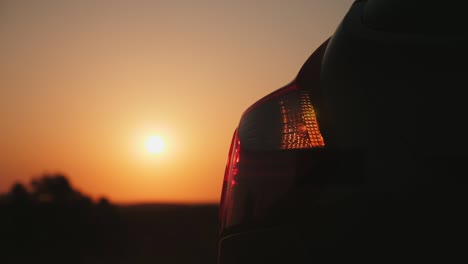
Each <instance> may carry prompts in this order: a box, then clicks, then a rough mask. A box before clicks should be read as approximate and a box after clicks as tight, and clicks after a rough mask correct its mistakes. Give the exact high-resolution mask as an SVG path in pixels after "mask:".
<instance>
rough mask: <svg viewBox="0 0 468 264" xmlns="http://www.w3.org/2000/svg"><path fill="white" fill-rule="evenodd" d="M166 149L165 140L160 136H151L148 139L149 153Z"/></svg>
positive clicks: (147, 148)
mask: <svg viewBox="0 0 468 264" xmlns="http://www.w3.org/2000/svg"><path fill="white" fill-rule="evenodd" d="M163 149H164V141H163V140H162V138H161V137H159V136H151V137H149V138H148V140H146V150H148V152H149V153H153V154H157V153H161V152H162V151H163Z"/></svg>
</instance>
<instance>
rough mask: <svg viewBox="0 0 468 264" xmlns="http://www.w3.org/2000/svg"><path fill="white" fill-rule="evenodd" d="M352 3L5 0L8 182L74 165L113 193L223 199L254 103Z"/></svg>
mask: <svg viewBox="0 0 468 264" xmlns="http://www.w3.org/2000/svg"><path fill="white" fill-rule="evenodd" d="M351 3H352V1H351V0H342V1H338V0H316V1H313V0H310V1H304V0H302V1H300V0H294V1H292V0H291V1H286V0H284V1H283V0H269V1H203V0H202V1H191V0H187V1H169V0H168V1H148V0H146V1H143V0H139V1H123V0H120V1H110V0H108V1H58V0H57V1H34V0H31V1H16V0H11V1H5V0H2V1H1V2H0V148H1V152H0V192H6V191H7V190H8V189H9V188H10V186H11V184H12V183H13V182H15V181H21V182H23V183H28V182H29V180H30V179H31V177H35V176H38V175H41V174H43V173H54V172H62V173H64V174H66V175H67V176H69V179H70V180H71V182H72V184H73V185H74V186H76V187H77V188H78V189H80V190H82V191H83V192H85V193H87V194H90V195H92V196H93V197H98V196H106V197H108V198H110V200H111V201H114V202H126V203H132V202H143V201H145V202H150V201H161V202H218V200H219V197H220V192H221V184H222V177H223V173H224V166H225V162H226V157H227V152H228V148H229V144H230V140H231V136H232V133H233V130H234V128H235V127H236V125H237V123H238V121H239V118H240V115H241V114H242V112H243V111H244V110H245V109H246V108H247V107H248V106H249V105H251V104H252V103H254V102H255V101H256V100H258V99H260V98H261V97H262V96H264V95H266V94H267V93H269V92H271V91H273V90H275V89H277V88H279V87H281V86H283V85H285V84H287V83H289V82H290V81H291V80H292V79H293V78H294V77H295V75H296V73H297V72H298V70H299V69H300V67H301V66H302V64H303V63H304V62H305V60H306V59H307V58H308V56H309V55H310V54H311V53H312V52H313V51H314V49H315V48H316V47H318V45H319V44H321V42H322V41H324V40H325V39H326V38H327V37H328V36H329V35H330V34H332V32H333V30H334V29H335V28H336V26H337V25H338V23H339V22H340V21H341V19H342V17H343V16H344V14H345V13H346V11H347V10H348V8H349V6H350V5H351ZM151 135H159V136H161V137H162V138H163V139H164V141H165V149H164V151H163V152H162V153H159V154H150V153H148V152H147V151H146V149H145V140H146V139H147V138H148V137H149V136H151Z"/></svg>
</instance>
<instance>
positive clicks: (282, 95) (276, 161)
mask: <svg viewBox="0 0 468 264" xmlns="http://www.w3.org/2000/svg"><path fill="white" fill-rule="evenodd" d="M324 146H325V142H324V140H323V137H322V134H321V132H320V127H319V124H318V121H317V116H316V112H315V110H314V108H313V106H312V103H311V100H310V91H309V90H301V89H299V88H298V86H297V85H296V83H295V82H292V83H290V84H289V85H287V86H285V87H283V88H281V89H279V90H277V91H275V92H273V93H271V94H270V95H268V96H266V97H264V98H263V99H261V100H260V101H258V102H257V103H256V104H254V105H253V106H251V107H250V108H248V109H247V110H246V111H245V112H244V114H243V116H242V118H241V121H240V123H239V126H238V128H237V129H236V131H235V132H234V135H233V139H232V142H231V147H230V151H229V155H228V162H227V165H226V170H225V175H224V183H223V191H222V195H221V204H220V221H221V225H222V228H229V227H233V226H237V225H241V224H244V223H252V222H255V221H260V220H262V219H263V218H264V217H267V215H268V214H270V213H271V209H272V206H273V205H274V204H275V203H276V202H278V201H279V200H280V199H281V198H282V197H284V196H285V195H286V193H287V192H288V190H290V189H291V187H292V185H293V184H294V180H295V178H294V176H295V175H297V167H296V162H297V160H296V151H305V150H312V149H320V148H323V147H324Z"/></svg>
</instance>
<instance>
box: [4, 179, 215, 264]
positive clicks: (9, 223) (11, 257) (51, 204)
mask: <svg viewBox="0 0 468 264" xmlns="http://www.w3.org/2000/svg"><path fill="white" fill-rule="evenodd" d="M31 185H32V187H31V188H25V187H24V186H22V185H21V184H18V185H16V186H13V187H12V189H11V191H10V192H9V193H7V194H4V195H0V263H1V264H10V263H11V264H13V263H28V264H31V263H48V264H54V263H61V264H62V263H71V264H75V263H76V264H81V263H83V264H87V263H96V264H98V263H99V264H107V263H109V264H124V263H129V264H130V263H131V264H140V263H142V264H143V263H164V264H171V263H174V264H182V263H203V264H210V263H212V264H215V263H217V235H218V207H217V206H216V205H170V204H142V205H126V206H122V205H116V204H113V203H111V202H109V201H108V200H106V199H100V200H99V201H92V200H91V199H89V198H88V197H87V196H85V195H83V194H81V193H80V192H77V191H76V190H74V189H73V188H72V187H71V186H70V184H69V183H68V181H67V180H66V178H65V177H61V176H60V177H57V176H53V177H44V178H42V179H40V180H39V181H37V182H36V183H32V184H31Z"/></svg>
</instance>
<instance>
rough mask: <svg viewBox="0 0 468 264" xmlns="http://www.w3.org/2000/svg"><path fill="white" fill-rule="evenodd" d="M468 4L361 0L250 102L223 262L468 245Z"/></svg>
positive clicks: (229, 187)
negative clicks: (284, 78) (288, 75)
mask: <svg viewBox="0 0 468 264" xmlns="http://www.w3.org/2000/svg"><path fill="white" fill-rule="evenodd" d="M464 10H465V9H463V8H462V3H461V2H451V3H450V4H448V3H442V2H441V1H408V0H407V1H401V0H391V1H389V0H360V1H355V2H354V3H353V4H352V5H351V7H350V9H349V10H348V12H347V14H346V15H345V17H344V18H343V20H342V21H341V23H340V24H339V26H338V27H337V29H336V30H335V32H333V34H331V36H330V38H328V39H326V40H324V42H323V43H322V44H321V45H320V46H319V47H317V49H316V50H315V52H314V53H313V54H312V55H311V56H310V57H309V58H308V59H307V60H306V62H305V63H304V65H303V66H302V68H301V69H300V71H299V73H298V74H297V76H296V77H295V78H294V79H293V80H292V81H291V82H290V83H289V84H287V85H285V86H283V87H282V88H280V89H278V90H275V91H273V92H272V93H271V94H269V95H267V96H265V97H263V98H261V99H260V100H258V101H257V102H255V103H254V104H253V105H252V106H250V107H249V108H248V109H246V110H245V112H244V113H243V114H242V116H241V118H240V121H239V124H238V125H237V128H236V129H235V131H234V134H233V138H232V143H231V147H230V150H229V155H228V161H227V165H226V170H225V175H224V180H223V187H222V195H221V200H220V207H219V208H220V209H219V212H220V234H219V255H218V256H219V259H218V261H219V263H220V264H231V263H232V264H233V263H313V262H316V261H318V260H319V259H321V258H322V257H325V258H327V259H330V258H335V257H344V258H345V259H346V260H347V261H354V260H359V261H361V260H364V259H366V258H369V259H372V260H373V261H374V262H375V261H380V260H383V259H390V258H392V259H393V258H396V259H399V260H401V259H402V258H403V257H404V258H405V259H409V258H410V257H416V258H417V260H418V261H421V260H423V259H431V258H433V257H435V256H436V255H441V256H443V257H444V259H445V260H448V259H449V258H450V257H453V256H458V257H464V258H466V256H464V255H465V254H463V252H466V246H467V243H466V242H464V241H466V237H467V234H468V232H467V231H468V224H467V223H468V221H467V220H468V218H467V216H466V209H467V204H468V203H467V202H468V193H467V189H466V185H465V183H466V180H465V178H467V175H468V173H467V169H466V167H467V166H466V161H467V159H466V158H467V154H466V152H467V149H468V144H467V138H468V129H467V126H466V120H467V116H468V115H467V114H468V113H467V112H468V111H467V107H466V104H467V103H466V102H467V100H466V98H467V97H466V96H465V91H464V90H466V89H467V88H468V83H467V75H468V68H467V61H468V60H467V58H468V56H467V50H468V30H467V28H468V27H467V22H466V14H464V12H465V11H464ZM448 253H450V254H448ZM371 256H377V257H372V258H371Z"/></svg>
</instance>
